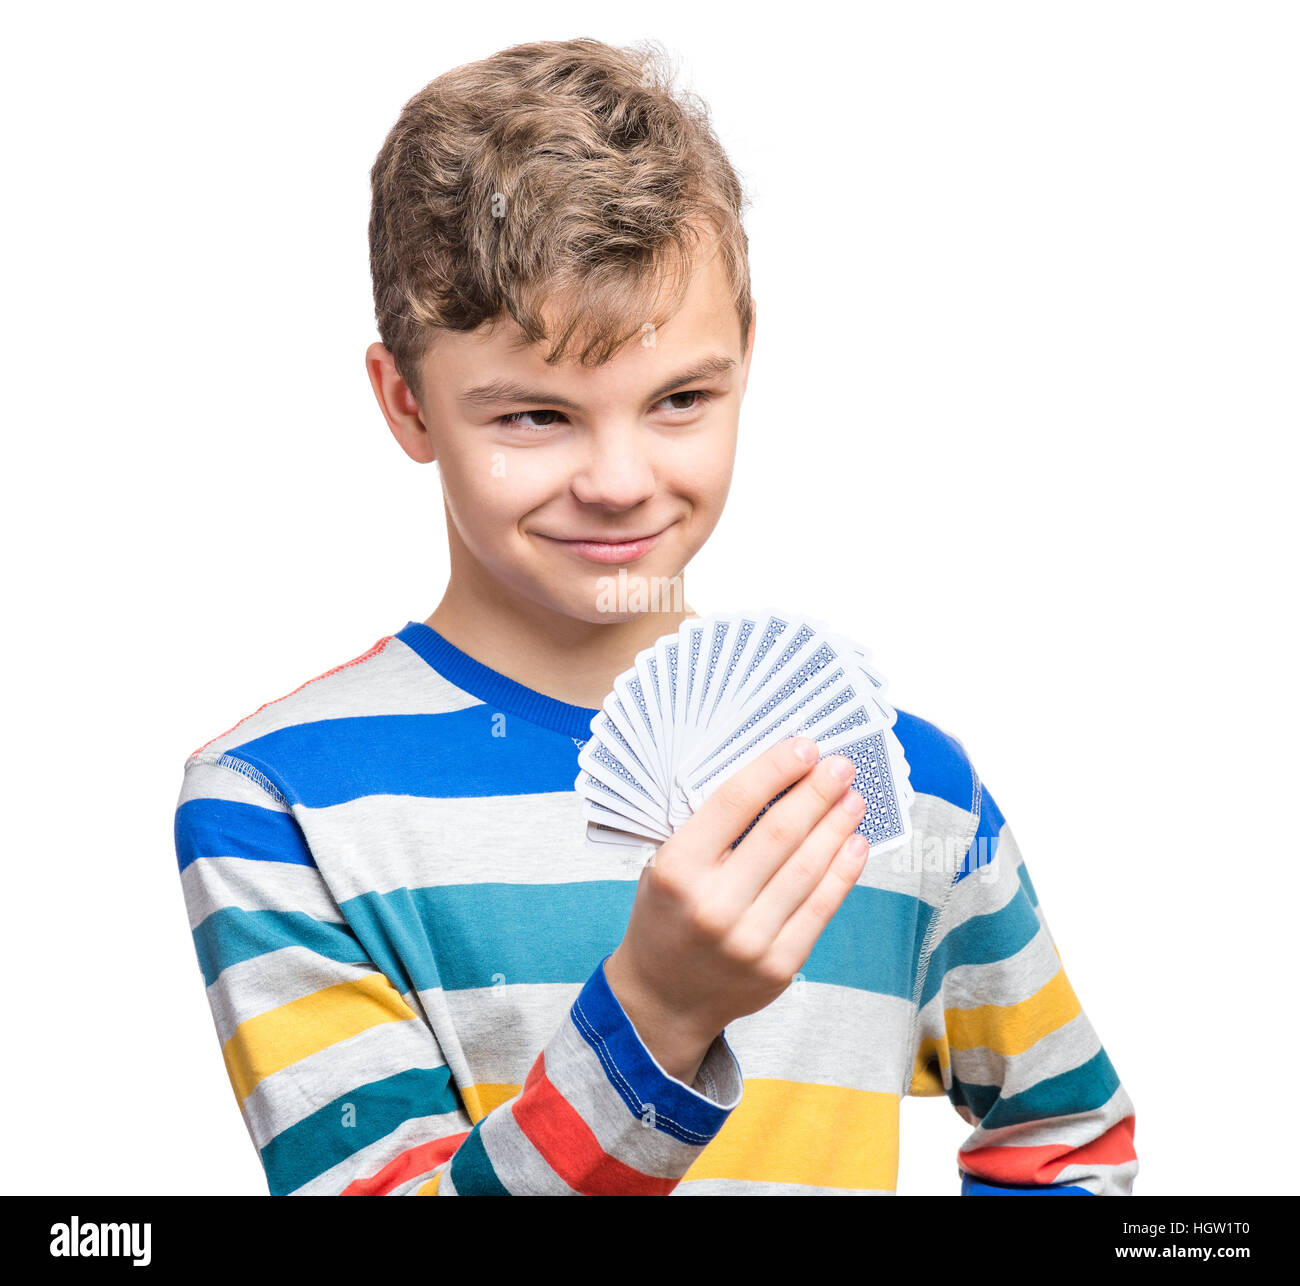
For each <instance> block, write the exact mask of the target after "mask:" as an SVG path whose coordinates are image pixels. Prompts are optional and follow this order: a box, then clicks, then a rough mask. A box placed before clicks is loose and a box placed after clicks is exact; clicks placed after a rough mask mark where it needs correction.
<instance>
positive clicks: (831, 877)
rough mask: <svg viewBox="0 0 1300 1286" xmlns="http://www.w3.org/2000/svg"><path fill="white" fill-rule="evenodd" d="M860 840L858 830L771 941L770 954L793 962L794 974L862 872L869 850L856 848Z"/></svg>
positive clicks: (792, 974)
mask: <svg viewBox="0 0 1300 1286" xmlns="http://www.w3.org/2000/svg"><path fill="white" fill-rule="evenodd" d="M859 839H861V836H860V835H858V834H857V833H856V832H855V833H854V834H853V835H850V836H849V838H848V839H846V840H845V841H844V843H843V844H841V845H840V847H839V850H838V851H837V852H836V854H835V856H834V858H833V859H832V860H831V864H830V866H829V867H828V868H827V870H826V874H825V875H823V876H822V878H821V881H820V883H819V884H818V885H817V887H816V888H815V889H813V891H812V892H811V893H810V894H809V895H808V896H807V898H805V899H804V901H803V904H802V905H801V906H800V907H799V908H798V909H797V910H796V911H795V913H794V914H793V915H792V916H791V917H790V918H789V919H788V920H787V921H786V922H785V926H784V927H783V928H782V929H781V931H780V932H779V933H778V934H777V935H776V938H775V940H774V941H773V943H772V948H771V952H770V956H771V957H772V958H773V959H776V960H783V961H785V962H787V964H791V965H793V967H792V968H790V970H789V972H790V975H791V977H793V976H794V975H795V974H796V973H798V972H799V970H800V969H802V968H803V966H804V962H805V961H806V960H807V959H808V957H809V956H810V955H811V954H812V949H813V947H815V946H816V945H817V939H818V938H819V937H821V933H822V930H823V929H825V927H826V926H827V924H829V923H830V920H831V917H832V916H833V915H834V914H835V912H836V911H838V910H839V909H840V907H841V906H842V905H843V903H844V899H845V898H846V897H848V895H849V892H850V890H851V889H852V888H853V887H854V885H855V884H857V882H858V878H859V877H860V876H861V874H862V869H863V867H864V866H865V865H866V862H867V852H868V850H867V849H865V848H863V849H860V850H859V849H858V848H857V847H856V843H855V841H857V840H859Z"/></svg>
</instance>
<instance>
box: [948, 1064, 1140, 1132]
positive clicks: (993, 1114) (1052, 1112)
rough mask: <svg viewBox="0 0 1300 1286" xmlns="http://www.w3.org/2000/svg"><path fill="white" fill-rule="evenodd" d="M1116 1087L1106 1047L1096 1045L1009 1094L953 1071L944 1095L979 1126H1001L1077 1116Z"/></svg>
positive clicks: (1107, 1097) (1092, 1108)
mask: <svg viewBox="0 0 1300 1286" xmlns="http://www.w3.org/2000/svg"><path fill="white" fill-rule="evenodd" d="M1117 1089H1119V1077H1118V1076H1116V1075H1115V1069H1114V1067H1112V1066H1111V1062H1110V1059H1109V1058H1107V1057H1106V1051H1105V1050H1104V1049H1099V1050H1098V1051H1097V1052H1096V1053H1095V1054H1094V1055H1093V1056H1092V1057H1091V1058H1090V1059H1088V1061H1087V1062H1086V1063H1081V1064H1080V1065H1079V1066H1078V1067H1075V1068H1072V1069H1071V1070H1070V1071H1068V1072H1062V1073H1061V1074H1060V1075H1059V1076H1049V1077H1047V1078H1046V1079H1045V1080H1041V1081H1039V1082H1038V1084H1037V1085H1031V1086H1030V1087H1029V1088H1028V1089H1027V1090H1021V1091H1020V1093H1019V1094H1012V1095H1011V1096H1010V1097H1009V1098H1003V1097H1001V1093H1002V1091H1001V1089H1000V1087H999V1086H997V1085H974V1084H969V1083H967V1082H966V1081H962V1080H959V1079H958V1078H957V1076H956V1074H955V1073H954V1075H953V1081H952V1089H951V1090H950V1091H949V1092H948V1097H949V1098H950V1099H951V1100H952V1103H953V1105H954V1106H955V1107H968V1108H970V1110H971V1111H972V1112H973V1113H974V1114H975V1117H976V1119H977V1120H978V1121H979V1123H980V1125H981V1127H982V1128H984V1129H986V1130H997V1129H1002V1128H1003V1127H1005V1126H1008V1125H1023V1124H1024V1123H1025V1122H1027V1121H1045V1120H1048V1119H1050V1118H1052V1117H1056V1116H1077V1115H1078V1114H1079V1113H1080V1112H1092V1111H1095V1110H1096V1109H1097V1108H1099V1107H1101V1106H1102V1105H1103V1104H1104V1103H1106V1102H1108V1101H1109V1100H1110V1098H1111V1097H1112V1095H1113V1094H1114V1093H1115V1091H1116V1090H1117Z"/></svg>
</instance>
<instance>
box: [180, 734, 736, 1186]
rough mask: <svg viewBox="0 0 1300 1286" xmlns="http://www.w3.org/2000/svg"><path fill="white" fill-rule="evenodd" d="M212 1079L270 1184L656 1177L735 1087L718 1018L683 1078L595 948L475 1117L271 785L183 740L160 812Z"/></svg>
mask: <svg viewBox="0 0 1300 1286" xmlns="http://www.w3.org/2000/svg"><path fill="white" fill-rule="evenodd" d="M175 841H176V856H177V860H178V863H179V865H180V872H181V883H182V887H183V890H184V896H185V903H186V908H187V911H188V913H189V920H190V927H191V930H192V932H193V935H194V945H195V950H196V952H197V954H198V960H199V965H200V969H201V971H202V974H203V980H204V983H205V985H206V987H207V994H208V1001H209V1004H210V1006H211V1009H212V1016H213V1021H214V1023H215V1026H216V1029H217V1036H218V1039H219V1040H220V1042H221V1046H222V1054H223V1057H224V1059H225V1063H226V1068H227V1072H228V1074H229V1077H230V1083H231V1087H232V1089H233V1090H234V1092H235V1099H236V1101H237V1103H238V1104H239V1109H240V1112H241V1114H242V1116H243V1118H244V1123H245V1125H246V1126H247V1128H248V1131H249V1134H250V1136H251V1137H252V1140H253V1144H254V1146H255V1147H256V1148H257V1150H258V1154H259V1156H260V1158H261V1161H262V1165H263V1168H264V1169H265V1171H266V1178H267V1184H268V1187H269V1190H270V1192H271V1193H272V1194H273V1195H320V1194H347V1195H366V1194H386V1195H393V1196H417V1195H419V1196H429V1195H436V1196H459V1195H471V1194H487V1193H491V1194H497V1195H509V1194H566V1195H567V1194H575V1193H579V1194H599V1193H634V1194H651V1195H666V1194H667V1193H669V1192H671V1191H672V1189H673V1188H674V1187H675V1186H676V1185H677V1183H678V1182H680V1180H681V1178H682V1176H683V1175H684V1174H685V1172H686V1171H687V1169H688V1168H689V1167H690V1166H691V1164H692V1163H693V1162H694V1160H695V1158H696V1157H697V1156H698V1155H699V1152H700V1150H701V1149H702V1148H703V1147H704V1146H705V1144H707V1143H708V1142H709V1141H710V1140H711V1139H712V1138H713V1137H714V1136H715V1135H716V1134H717V1132H718V1130H719V1129H721V1127H722V1124H723V1122H724V1121H725V1120H726V1118H727V1117H728V1115H729V1114H730V1112H731V1111H732V1109H734V1107H735V1106H736V1104H737V1103H738V1102H739V1101H740V1096H741V1079H740V1071H739V1068H738V1067H737V1066H736V1062H735V1059H734V1057H733V1056H732V1053H731V1050H730V1048H729V1047H728V1046H727V1044H726V1041H725V1040H724V1039H723V1037H721V1036H719V1037H718V1038H717V1039H716V1040H715V1041H714V1042H713V1044H712V1045H711V1046H710V1047H709V1049H708V1052H707V1054H706V1055H705V1057H704V1061H703V1063H702V1064H701V1065H700V1068H699V1073H698V1076H697V1077H696V1079H695V1086H697V1087H699V1088H698V1089H697V1088H692V1087H691V1086H688V1085H686V1084H683V1083H682V1082H680V1081H678V1080H675V1079H674V1078H672V1077H671V1076H669V1075H667V1074H666V1073H665V1072H664V1071H663V1070H662V1069H661V1068H660V1066H659V1065H658V1064H657V1063H656V1062H655V1060H654V1059H653V1058H652V1057H651V1056H650V1055H649V1053H648V1052H647V1051H646V1048H645V1046H644V1045H643V1044H642V1043H641V1041H640V1039H639V1038H638V1036H637V1034H636V1031H635V1029H634V1028H633V1027H632V1024H631V1023H630V1021H629V1020H628V1017H627V1015H626V1014H625V1013H624V1012H623V1010H622V1008H621V1006H620V1005H619V1003H618V1001H617V1000H616V999H615V998H614V995H613V993H612V992H611V991H610V988H609V986H608V984H607V983H606V981H605V975H604V962H603V961H602V962H601V964H600V965H598V966H597V968H596V969H595V971H594V972H593V973H592V975H591V977H590V978H589V979H588V981H587V983H586V985H585V986H584V987H583V989H582V991H581V993H580V994H579V996H578V997H577V999H576V1000H575V1001H574V1003H573V1005H572V1007H571V1008H570V1010H569V1012H568V1014H567V1015H566V1017H565V1020H564V1022H563V1023H562V1024H561V1025H560V1027H559V1029H558V1030H557V1031H556V1033H555V1035H554V1036H553V1037H552V1038H551V1040H550V1041H549V1042H548V1044H547V1045H546V1047H545V1049H543V1050H542V1051H541V1052H540V1053H539V1055H538V1057H537V1060H536V1062H535V1063H534V1064H533V1066H532V1068H531V1070H530V1071H529V1073H528V1076H527V1079H526V1081H525V1083H524V1085H523V1087H522V1089H521V1091H520V1092H519V1093H518V1094H516V1095H515V1096H514V1097H513V1098H511V1099H509V1100H507V1101H506V1102H504V1103H501V1104H499V1105H498V1106H496V1107H495V1108H493V1110H491V1111H490V1112H488V1113H487V1114H486V1115H483V1116H481V1118H480V1119H479V1120H478V1121H477V1122H475V1121H473V1120H471V1118H470V1116H469V1114H468V1112H467V1110H466V1107H465V1104H464V1103H463V1102H462V1100H461V1097H460V1094H459V1093H458V1091H457V1088H456V1085H455V1083H454V1081H453V1079H452V1075H451V1071H450V1068H449V1067H448V1066H447V1063H446V1060H445V1058H444V1057H443V1055H442V1051H441V1050H440V1048H439V1045H438V1042H437V1040H436V1038H435V1036H434V1033H433V1030H432V1028H431V1027H430V1025H429V1023H428V1021H427V1020H426V1019H425V1017H424V1016H423V1014H422V1012H421V1011H420V1007H419V1004H418V1001H417V998H416V997H414V996H412V995H410V994H409V993H407V994H403V993H401V992H399V991H398V989H397V988H396V987H395V986H394V985H393V982H392V981H391V980H390V979H389V978H388V976H387V975H385V974H384V972H383V971H382V970H381V969H379V968H378V967H377V965H376V964H375V962H374V961H373V960H372V959H371V958H370V957H369V956H368V955H367V953H366V951H365V949H364V948H363V947H362V945H361V943H360V941H359V940H358V938H357V936H356V934H355V933H354V932H353V931H352V929H351V927H350V926H349V925H348V923H347V920H346V918H345V916H344V915H343V913H342V911H341V909H340V907H339V904H338V903H337V902H336V901H335V899H334V897H333V896H332V894H331V893H330V890H329V888H328V886H327V885H326V883H325V880H324V878H323V877H322V875H321V873H320V871H319V870H318V869H317V866H316V863H315V861H314V859H313V857H312V854H311V851H310V848H309V847H308V844H307V840H306V837H305V835H304V833H303V831H302V829H301V827H300V826H299V825H298V822H297V820H296V818H295V817H294V814H293V812H292V810H291V809H290V808H289V806H288V805H287V804H286V803H285V802H284V800H283V799H282V798H281V797H280V796H279V792H278V791H277V790H276V788H275V786H274V785H273V784H272V783H270V782H268V781H266V779H265V778H261V776H260V774H257V773H256V770H252V775H246V774H245V772H243V771H241V770H240V768H239V766H238V761H236V760H234V759H233V758H232V757H230V756H227V757H225V759H224V760H223V762H220V763H218V762H207V761H202V760H197V759H195V760H191V761H190V762H188V763H187V764H186V768H185V780H184V784H183V786H182V790H181V795H180V799H179V801H178V805H177V810H176V819H175Z"/></svg>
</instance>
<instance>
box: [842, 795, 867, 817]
mask: <svg viewBox="0 0 1300 1286" xmlns="http://www.w3.org/2000/svg"><path fill="white" fill-rule="evenodd" d="M840 807H841V808H842V809H843V810H844V811H845V812H846V813H856V812H857V811H858V809H859V808H861V807H862V796H861V795H859V794H858V792H857V791H856V790H846V791H845V792H844V795H843V797H842V798H841V799H840Z"/></svg>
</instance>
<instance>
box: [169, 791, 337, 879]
mask: <svg viewBox="0 0 1300 1286" xmlns="http://www.w3.org/2000/svg"><path fill="white" fill-rule="evenodd" d="M174 825H175V838H176V860H177V862H178V863H179V864H180V869H181V870H182V871H183V870H184V869H185V868H186V867H187V866H189V864H190V863H191V862H196V861H198V859H199V858H201V857H246V858H248V859H249V860H250V861H253V862H290V863H293V864H295V865H298V866H315V865H316V863H315V861H314V860H313V859H312V855H311V851H310V850H309V849H308V848H307V841H306V839H305V838H304V837H303V833H302V830H301V828H300V827H299V825H298V822H297V820H296V819H295V818H294V816H293V814H292V813H281V812H277V811H276V810H275V809H271V808H260V807H258V805H256V804H245V803H239V802H236V801H234V800H230V799H191V800H187V801H186V802H185V803H184V804H181V805H180V807H179V808H177V810H176V820H175V823H174Z"/></svg>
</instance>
